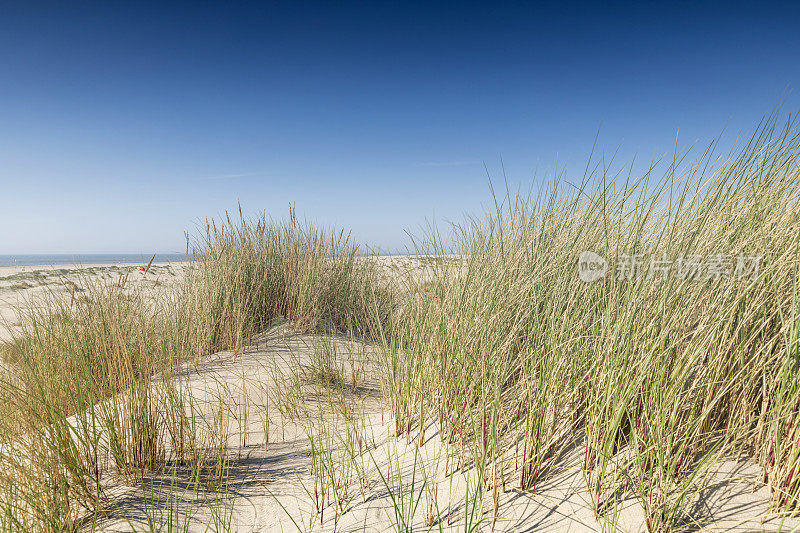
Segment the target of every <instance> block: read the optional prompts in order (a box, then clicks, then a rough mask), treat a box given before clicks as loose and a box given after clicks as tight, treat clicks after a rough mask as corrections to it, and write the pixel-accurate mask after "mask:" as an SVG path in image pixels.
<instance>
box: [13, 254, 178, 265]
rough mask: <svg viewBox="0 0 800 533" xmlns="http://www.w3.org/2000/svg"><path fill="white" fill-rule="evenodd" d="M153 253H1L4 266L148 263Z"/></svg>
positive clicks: (174, 259)
mask: <svg viewBox="0 0 800 533" xmlns="http://www.w3.org/2000/svg"><path fill="white" fill-rule="evenodd" d="M151 257H153V254H136V253H130V254H17V255H10V254H7V255H0V268H2V267H53V266H70V267H87V266H90V265H95V266H96V265H131V264H133V265H135V264H140V263H145V264H146V263H148V262H149V261H150V258H151ZM190 258H191V256H189V255H186V254H183V253H174V254H156V257H155V259H154V260H153V262H154V263H184V262H186V261H189V259H190Z"/></svg>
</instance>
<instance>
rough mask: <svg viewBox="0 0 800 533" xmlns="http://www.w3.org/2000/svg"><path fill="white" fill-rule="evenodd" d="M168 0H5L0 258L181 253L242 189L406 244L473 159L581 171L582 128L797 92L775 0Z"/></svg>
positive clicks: (480, 199) (262, 202)
mask: <svg viewBox="0 0 800 533" xmlns="http://www.w3.org/2000/svg"><path fill="white" fill-rule="evenodd" d="M166 4H167V3H166V2H165V3H163V5H162V3H161V2H159V3H154V4H147V3H143V2H130V3H121V2H97V3H92V2H76V3H74V4H73V3H70V4H67V3H59V4H46V3H41V2H35V1H32V2H5V3H3V4H2V5H0V197H1V198H2V201H1V202H0V254H2V253H5V254H13V253H19V254H22V253H91V252H144V253H147V252H150V251H159V252H171V251H180V250H183V248H184V244H183V242H184V241H183V231H184V230H192V229H193V228H195V227H196V224H197V223H198V222H199V221H202V220H203V219H204V218H205V217H208V216H215V215H219V214H221V213H223V212H224V210H226V209H229V210H232V211H233V210H236V205H237V201H241V204H242V207H243V208H244V210H245V211H246V212H247V213H251V214H255V213H258V212H259V211H262V210H264V211H266V212H267V213H269V214H272V215H274V216H275V217H283V216H284V215H285V213H286V212H287V207H288V205H289V203H290V202H294V203H295V204H296V207H297V212H298V214H299V215H300V216H302V217H306V218H308V219H310V220H314V221H316V222H318V223H321V224H326V225H337V226H344V227H346V228H349V229H352V230H353V235H354V236H355V237H356V238H357V239H358V240H359V241H362V242H366V243H369V244H372V245H376V246H381V247H382V248H384V249H387V248H388V249H398V248H400V249H402V248H403V247H404V246H405V245H406V244H407V242H408V241H407V240H406V237H405V234H404V230H407V229H408V230H411V231H412V232H416V230H417V229H418V228H419V227H420V225H421V224H422V223H423V222H424V221H425V219H426V218H428V219H430V218H433V217H435V218H436V220H438V221H447V220H453V219H456V220H457V219H460V218H461V216H462V215H463V214H464V213H477V212H480V211H481V210H482V209H483V207H484V206H487V205H489V200H490V197H489V190H488V186H487V178H486V172H485V170H484V168H483V163H484V162H485V163H486V165H487V166H488V168H489V170H490V172H491V173H492V174H493V175H494V176H495V177H496V178H499V177H500V161H501V158H502V161H503V162H504V164H505V168H506V171H507V174H508V176H509V177H510V178H511V180H512V182H513V183H515V184H521V185H523V186H526V187H527V186H528V185H530V184H531V183H536V182H541V181H542V180H545V179H547V177H548V176H549V175H550V174H552V170H553V167H554V164H555V163H556V161H558V163H559V167H560V166H561V165H562V164H563V165H565V169H566V173H567V176H568V177H573V178H574V179H578V178H579V177H580V175H581V174H582V172H583V169H584V166H585V164H586V159H587V157H588V155H589V152H590V150H591V147H592V143H593V140H594V138H595V135H596V134H597V132H598V130H599V132H600V137H599V139H600V140H599V149H600V150H605V151H606V152H607V153H608V152H613V151H614V150H616V149H617V148H618V147H620V148H621V150H620V155H619V156H618V157H619V158H620V159H621V160H623V159H629V158H631V157H632V156H633V155H634V154H637V158H638V159H640V160H642V161H645V160H649V159H650V158H652V157H653V156H658V155H661V154H664V153H668V152H670V151H671V150H672V149H673V147H674V140H675V135H676V133H678V131H680V137H679V139H680V142H681V144H682V145H686V144H689V143H692V142H695V141H701V142H706V141H708V140H710V139H712V138H714V137H716V136H717V135H718V134H719V133H720V132H721V131H722V130H723V128H726V129H727V131H728V132H731V134H732V135H733V134H735V133H738V132H747V131H749V130H751V129H752V128H753V127H754V126H755V124H756V122H757V121H758V119H759V118H760V117H761V116H762V115H763V114H764V113H765V112H768V111H770V110H771V109H772V108H773V107H774V106H775V105H776V104H777V103H778V101H779V100H780V99H781V97H782V95H784V93H785V92H786V91H787V90H788V91H789V92H788V96H787V97H786V98H785V106H786V108H787V109H789V110H796V109H798V108H800V105H798V104H800V99H799V98H798V97H797V95H796V91H797V90H798V89H800V32H799V31H798V28H797V23H798V20H800V17H798V15H800V12H798V9H797V8H792V7H790V5H791V4H788V3H787V4H784V5H779V4H769V5H768V4H759V5H753V6H749V7H748V6H745V5H744V4H742V5H739V4H735V3H734V4H729V3H725V4H719V5H715V4H710V3H709V4H703V7H697V6H696V5H695V3H694V2H691V3H681V2H669V3H665V4H663V5H660V6H655V5H650V4H649V3H647V2H642V3H637V4H633V5H625V4H616V5H612V4H606V3H604V4H603V5H591V4H581V3H571V4H560V3H559V4H548V5H545V7H539V6H535V5H533V4H527V3H522V2H513V3H504V2H486V3H475V4H460V3H427V2H426V3H420V4H412V3H408V2H398V3H373V2H365V3H359V4H355V3H353V4H346V3H339V2H325V3H318V4H303V3H299V2H298V3H294V2H292V3H286V4H268V5H260V4H256V3H251V2H225V3H220V4H218V5H215V4H210V3H205V2H204V3H198V4H190V3H187V4H185V5H179V4H171V5H170V6H167V5H166ZM376 4H381V5H380V6H378V5H376ZM644 4H647V5H644ZM537 180H538V181H537Z"/></svg>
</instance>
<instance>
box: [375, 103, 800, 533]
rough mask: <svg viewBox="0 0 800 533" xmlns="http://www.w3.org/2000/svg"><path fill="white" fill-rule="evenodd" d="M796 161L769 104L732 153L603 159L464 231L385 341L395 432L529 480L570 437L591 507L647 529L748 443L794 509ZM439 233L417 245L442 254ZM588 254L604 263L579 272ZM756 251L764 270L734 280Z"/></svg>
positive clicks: (684, 505) (793, 137)
mask: <svg viewBox="0 0 800 533" xmlns="http://www.w3.org/2000/svg"><path fill="white" fill-rule="evenodd" d="M798 163H800V131H798V128H797V123H796V122H790V123H789V124H787V125H786V127H785V128H784V129H780V130H779V129H776V125H775V120H774V119H770V120H767V121H766V122H765V123H764V124H763V125H762V127H761V128H760V129H759V131H758V132H757V133H756V135H754V136H753V138H752V139H751V140H750V141H749V142H748V143H747V144H746V145H744V146H742V147H741V148H740V149H739V151H738V152H736V153H733V154H732V155H731V156H730V157H729V158H728V159H726V160H724V161H721V162H720V161H715V160H713V158H712V154H711V151H707V152H706V153H705V154H704V155H703V157H702V158H701V159H700V161H698V162H696V163H695V164H686V163H685V162H684V161H683V160H682V158H680V157H676V158H675V160H674V161H672V162H671V163H670V164H669V165H668V168H667V169H666V171H665V172H664V173H663V175H662V176H661V177H657V175H656V168H655V167H654V168H652V169H650V170H649V171H648V172H647V173H646V174H645V175H644V176H642V177H641V178H640V179H638V180H632V179H631V178H630V175H629V174H627V173H625V172H620V173H616V174H613V173H611V172H610V171H608V169H606V168H603V167H598V168H596V169H595V171H594V172H590V173H587V175H586V176H585V178H584V180H583V182H582V183H580V184H578V185H575V186H573V185H570V184H565V183H558V182H557V183H555V184H554V185H553V186H552V187H551V188H549V189H548V190H546V191H544V192H542V193H541V194H539V195H538V196H536V197H530V198H521V197H513V198H512V197H507V198H505V199H503V201H502V202H500V201H498V204H497V209H496V210H495V211H494V212H492V213H490V214H489V215H488V217H487V218H486V219H484V220H470V221H469V222H468V223H467V224H465V225H462V226H460V227H457V228H456V230H457V232H456V233H457V235H458V236H457V238H456V242H455V243H452V249H453V250H455V251H457V252H460V253H462V254H463V260H462V262H461V264H460V265H459V266H458V267H455V268H454V267H453V266H448V265H446V264H444V263H443V264H442V266H439V267H437V266H436V265H434V266H433V267H432V270H431V272H432V274H431V279H430V280H428V283H427V284H426V287H425V290H426V292H427V295H428V296H427V297H424V298H416V299H414V300H413V302H412V304H411V306H410V309H409V310H408V311H407V312H406V313H405V314H404V317H403V320H404V322H403V325H402V327H400V328H398V329H397V331H398V334H397V336H396V337H395V339H394V343H393V346H394V347H393V349H392V352H393V353H392V357H391V358H390V361H389V376H390V381H391V386H390V387H389V389H390V390H391V391H393V392H394V394H393V408H394V415H395V417H396V423H397V427H398V430H399V431H400V432H402V431H410V430H411V429H412V428H413V427H414V426H420V425H421V426H424V421H425V420H426V419H428V418H434V419H437V420H438V424H439V427H440V429H441V432H442V435H443V436H444V437H445V438H447V439H449V440H450V441H451V442H453V443H455V444H456V445H458V446H461V447H463V448H464V449H466V450H469V451H470V452H471V456H472V457H473V459H474V460H475V461H477V462H478V463H479V464H485V465H486V471H487V472H488V473H489V474H488V475H487V476H486V487H487V488H488V489H490V490H493V491H495V492H496V491H497V490H498V487H501V488H503V487H505V486H506V485H507V484H510V483H511V479H512V478H513V479H514V483H516V484H518V486H520V487H521V488H523V489H531V490H536V488H537V486H539V485H540V484H541V483H542V481H543V479H545V478H546V477H547V475H548V468H549V467H552V465H553V461H554V458H555V457H557V456H558V455H559V453H560V452H562V451H564V450H566V449H568V448H570V447H572V446H576V445H577V446H581V447H582V448H581V449H582V450H583V453H584V457H583V468H584V473H585V474H584V475H585V479H586V483H587V489H588V491H589V494H590V497H591V499H592V505H593V507H594V509H595V513H596V514H597V515H598V517H600V516H601V515H603V514H604V513H606V512H608V510H609V508H610V507H613V505H614V501H615V499H616V498H618V497H619V494H620V493H626V494H633V495H634V496H636V497H637V498H638V499H639V502H640V504H641V506H642V507H643V510H644V512H645V520H646V525H647V527H648V529H649V530H651V531H665V530H673V529H680V528H682V527H684V526H688V525H689V524H693V525H695V526H696V525H697V524H698V523H701V522H702V520H703V517H702V516H697V515H694V514H692V512H691V508H692V505H693V504H694V503H696V501H697V496H698V495H699V493H700V492H701V491H702V490H703V488H704V487H705V482H706V481H705V480H706V478H707V475H709V474H710V471H711V467H712V465H713V464H714V463H716V462H717V461H718V460H720V459H722V458H724V457H728V456H735V455H737V454H740V453H747V454H749V455H750V456H751V457H752V458H753V459H754V460H756V461H757V462H759V463H760V464H761V466H762V467H763V469H764V472H765V480H766V481H767V483H768V484H769V487H770V489H771V492H772V496H773V504H774V508H775V509H776V510H778V511H785V512H795V511H797V510H800V441H798V431H800V430H798V429H797V425H798V423H800V411H798V407H800V406H799V405H798V401H800V400H798V395H797V392H798V383H800V376H798V373H797V370H798V360H799V357H800V352H798V350H799V349H800V348H799V345H798V334H797V331H798V326H800V322H798V305H800V304H799V303H798V297H800V293H799V292H798V267H799V265H800V263H798V254H799V253H800V215H798V213H799V212H800V205H799V203H798V200H800V195H799V194H798V193H799V192H800V167H799V166H798ZM435 237H436V238H434V239H431V242H432V243H434V244H432V245H431V246H430V249H424V250H421V252H425V253H430V254H434V255H439V256H444V255H445V253H446V252H448V251H451V250H447V249H445V248H444V247H443V246H442V245H441V244H439V243H441V242H442V241H441V239H440V238H439V237H438V236H435ZM584 251H592V252H594V253H596V254H599V255H600V256H602V257H604V258H606V259H607V260H608V262H609V263H610V265H609V268H610V271H609V272H608V273H607V275H606V276H604V277H602V278H601V279H599V280H597V281H595V282H593V283H586V282H584V281H581V279H579V276H578V265H577V262H578V258H579V256H580V254H581V253H582V252H584ZM637 254H641V257H642V261H643V264H642V267H643V268H647V267H648V266H649V263H648V262H647V260H649V259H650V258H652V259H653V260H658V261H666V260H672V267H673V268H674V269H677V268H679V267H681V266H682V267H683V268H684V269H685V268H686V265H687V261H688V260H689V259H691V258H695V256H698V257H702V258H704V260H705V258H715V257H716V258H717V259H714V260H715V261H717V260H723V258H722V256H721V255H720V254H722V255H724V256H725V257H726V258H728V259H727V260H728V261H731V264H729V265H726V266H728V267H730V273H731V275H725V276H723V275H718V276H717V275H711V276H708V274H709V272H711V273H713V271H711V270H709V268H710V267H704V268H706V270H704V271H702V272H701V273H700V278H702V279H690V278H689V277H688V276H679V275H678V273H677V272H676V271H675V270H673V271H672V274H671V275H666V276H665V275H664V274H663V273H662V272H663V270H662V271H661V272H659V271H658V270H656V275H648V274H647V272H642V276H641V277H637V276H636V275H634V276H630V278H631V279H625V278H626V277H627V276H622V275H620V276H618V275H617V274H619V271H617V269H616V268H615V264H614V261H615V260H616V261H618V262H619V261H624V260H626V259H625V256H628V257H632V256H634V257H635V256H636V255H637ZM753 256H761V257H762V260H761V264H760V271H759V272H758V275H757V276H752V275H746V276H739V275H733V274H734V272H735V269H736V267H737V261H738V260H739V258H744V257H748V258H751V257H753ZM703 264H704V265H705V264H707V263H706V262H704V263H703ZM659 265H661V266H662V267H663V266H664V265H666V263H664V262H662V263H659ZM715 268H718V267H715ZM739 273H741V272H739ZM684 274H685V272H684ZM618 278H621V279H618ZM421 422H422V424H420V423H421ZM495 501H496V500H495Z"/></svg>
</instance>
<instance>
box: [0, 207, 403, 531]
mask: <svg viewBox="0 0 800 533" xmlns="http://www.w3.org/2000/svg"><path fill="white" fill-rule="evenodd" d="M126 282H127V278H120V279H119V280H118V281H117V282H115V283H111V282H103V281H96V282H92V281H90V280H88V279H87V280H86V281H85V282H82V283H81V285H82V287H83V289H84V290H83V292H81V293H79V294H77V293H72V294H71V295H69V294H67V295H66V297H65V296H64V294H63V293H61V294H59V293H55V292H54V293H52V294H51V295H50V298H49V299H48V300H47V301H46V302H37V303H38V305H36V306H32V307H31V308H30V310H29V311H28V312H26V313H24V314H23V316H22V317H21V318H20V325H19V330H18V332H17V333H16V334H15V336H14V340H13V342H11V343H10V344H8V345H6V346H4V347H3V348H2V350H3V354H2V355H3V358H4V361H5V364H6V369H4V373H3V375H2V376H0V412H1V413H2V416H0V472H1V473H0V502H1V503H0V529H2V530H9V531H30V530H42V531H63V530H72V529H76V528H78V527H79V526H80V524H81V523H82V520H84V519H85V517H90V516H94V517H97V516H100V515H102V512H103V510H104V509H105V507H106V506H107V505H108V503H109V500H108V495H107V494H106V491H105V488H104V487H105V486H106V484H107V480H108V479H109V477H108V476H109V475H111V476H116V477H121V478H122V479H124V480H126V482H127V483H132V484H136V483H139V482H140V480H141V479H142V477H143V476H144V475H145V474H146V473H147V472H151V471H159V470H161V469H162V468H163V467H164V465H165V464H166V462H167V461H169V460H173V461H179V462H182V463H188V464H189V466H190V467H191V470H192V472H195V471H197V472H198V476H199V475H200V474H202V472H200V470H201V469H203V470H209V471H211V472H212V473H213V472H216V475H217V477H219V476H222V475H224V470H225V466H224V462H225V458H224V457H216V456H215V454H216V455H219V453H217V452H219V450H224V449H225V443H224V442H222V441H220V442H219V443H216V444H214V443H212V444H211V447H212V448H214V449H208V450H207V449H205V448H208V446H206V444H208V442H206V441H209V437H208V436H207V435H205V436H204V434H201V433H202V432H201V429H200V428H199V427H198V425H197V420H196V419H195V415H194V407H193V400H192V398H191V394H190V391H187V390H186V389H185V387H184V386H183V384H182V377H181V376H183V373H182V372H181V369H182V366H181V365H182V363H184V362H186V361H193V360H196V359H197V358H198V357H200V356H203V355H206V354H209V353H212V352H215V351H218V350H222V349H239V348H241V347H242V346H244V345H245V344H246V343H247V342H249V339H250V338H251V337H252V336H253V335H254V334H256V333H259V332H261V331H262V330H264V329H265V328H266V327H268V326H270V325H271V324H273V323H275V321H276V320H281V319H285V320H288V321H290V322H291V323H292V324H294V325H295V326H296V327H297V328H299V329H302V330H321V329H323V328H324V329H325V331H329V330H334V329H338V330H341V331H348V332H351V333H354V334H361V335H370V334H371V333H372V332H376V331H378V330H379V329H380V327H381V324H382V322H385V321H387V320H388V316H389V314H390V312H391V309H392V307H393V305H394V302H393V300H392V295H391V293H390V292H389V290H388V289H387V288H386V287H385V286H384V285H382V284H380V283H379V282H378V278H377V277H376V271H375V265H374V264H373V263H371V262H369V261H367V260H365V259H364V258H362V257H360V256H358V255H357V247H356V246H354V245H352V244H350V243H349V241H348V239H347V238H346V237H345V236H344V235H343V234H342V233H333V232H330V233H329V232H325V231H321V230H317V229H314V228H313V227H301V226H300V225H298V224H297V223H295V222H294V220H292V221H291V222H289V223H287V224H278V223H271V222H268V221H267V220H266V219H265V218H263V217H262V218H261V219H259V220H258V221H256V222H255V223H254V224H251V223H249V222H247V221H245V220H244V219H242V220H240V221H239V223H238V224H234V223H232V222H231V221H230V220H229V219H228V220H226V221H225V222H224V223H223V224H222V225H221V226H219V227H217V226H216V225H215V224H213V223H212V225H211V226H210V227H209V228H208V231H207V232H206V234H205V235H204V236H203V237H202V239H201V240H200V244H199V246H198V248H197V249H196V250H195V259H194V260H193V261H192V262H191V264H190V265H189V266H188V267H187V273H186V277H185V279H184V280H183V281H182V282H180V283H179V284H178V285H177V286H176V287H174V288H172V289H168V288H162V290H160V291H158V292H156V293H155V296H153V295H146V294H144V293H142V292H140V291H139V290H138V289H136V288H134V287H131V286H130V285H127V284H126ZM198 432H200V433H198ZM209 432H210V433H209ZM206 433H209V434H211V433H213V428H210V429H209V430H208V431H206ZM217 433H219V432H217ZM220 434H222V433H220ZM220 438H222V437H220ZM211 440H213V438H212V439H211ZM217 440H219V439H217ZM210 457H211V458H212V459H213V460H211V459H209V458H210ZM203 475H205V474H203ZM206 477H208V476H206ZM198 479H199V478H198Z"/></svg>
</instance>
